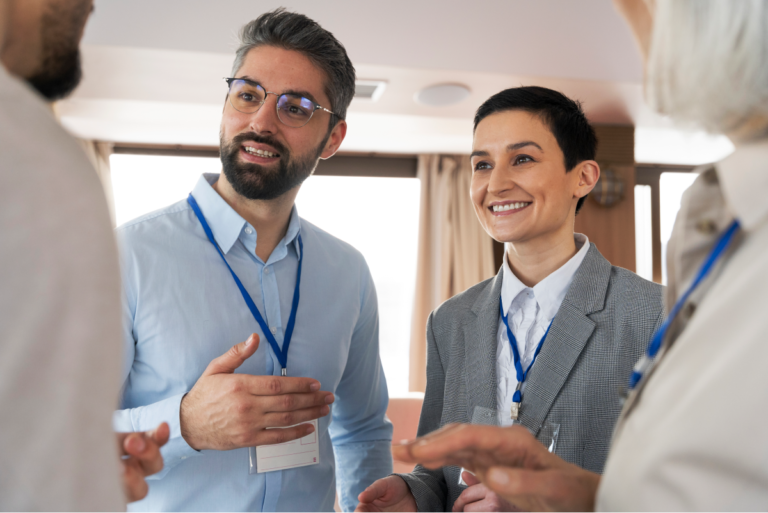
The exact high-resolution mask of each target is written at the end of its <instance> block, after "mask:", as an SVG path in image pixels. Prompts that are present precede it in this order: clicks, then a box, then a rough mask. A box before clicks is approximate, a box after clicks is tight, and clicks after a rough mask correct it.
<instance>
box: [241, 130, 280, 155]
mask: <svg viewBox="0 0 768 513" xmlns="http://www.w3.org/2000/svg"><path fill="white" fill-rule="evenodd" d="M246 141H253V142H255V143H261V144H268V145H269V146H272V147H273V148H274V149H275V150H277V152H278V153H279V154H280V156H287V155H288V154H289V153H290V152H289V151H288V148H286V147H285V146H284V145H283V144H281V143H280V142H278V141H276V140H275V139H273V138H271V137H265V136H263V135H259V134H257V133H256V132H243V133H242V134H237V135H236V136H235V137H233V138H232V143H231V144H232V145H235V146H240V145H241V144H243V143H244V142H246Z"/></svg>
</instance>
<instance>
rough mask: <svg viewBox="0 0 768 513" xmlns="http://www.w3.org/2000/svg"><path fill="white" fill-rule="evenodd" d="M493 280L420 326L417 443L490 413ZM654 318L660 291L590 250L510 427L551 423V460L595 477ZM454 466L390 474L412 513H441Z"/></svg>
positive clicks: (449, 502)
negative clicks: (423, 356) (554, 430)
mask: <svg viewBox="0 0 768 513" xmlns="http://www.w3.org/2000/svg"><path fill="white" fill-rule="evenodd" d="M502 277H503V273H502V272H501V271H499V273H498V274H497V275H496V277H494V278H491V279H489V280H486V281H484V282H482V283H478V284H477V285H475V286H474V287H472V288H470V289H468V290H466V291H464V292H462V293H461V294H459V295H457V296H455V297H453V298H451V299H449V300H448V301H446V302H445V303H443V304H442V305H440V307H439V308H437V309H436V310H435V311H434V312H432V314H431V315H430V317H429V321H428V322H427V390H426V394H425V396H424V406H423V407H422V410H421V418H420V420H419V431H418V434H419V436H423V435H425V434H427V433H429V432H431V431H434V430H436V429H438V428H440V427H441V426H443V425H445V424H449V423H452V422H461V423H469V422H470V421H471V419H472V413H473V411H474V409H475V406H482V407H485V408H492V409H495V408H496V386H497V379H496V344H497V338H496V337H497V329H498V325H499V297H500V296H501V282H502ZM663 315H664V308H663V304H662V287H661V286H660V285H657V284H655V283H652V282H649V281H646V280H644V279H643V278H640V277H639V276H637V275H636V274H634V273H632V272H630V271H627V270H626V269H622V268H620V267H613V266H611V264H610V263H609V262H608V261H607V260H606V259H605V258H603V256H602V255H601V254H600V252H599V251H598V250H597V247H596V246H595V245H594V244H591V246H590V248H589V250H588V251H587V255H586V256H585V257H584V260H583V262H582V263H581V266H580V267H579V269H578V270H577V271H576V274H575V275H574V278H573V281H572V282H571V286H570V288H569V290H568V292H567V294H566V296H565V299H564V300H563V303H562V305H561V306H560V309H559V310H558V311H557V314H556V315H555V319H554V321H553V323H552V327H551V328H550V331H549V335H548V336H547V340H546V341H545V342H544V346H543V347H542V349H541V353H539V356H538V358H537V359H536V363H535V365H534V366H533V368H532V369H531V371H530V374H529V375H528V378H527V380H526V386H525V393H524V394H523V402H522V405H521V408H520V417H519V420H520V422H521V423H522V424H523V425H525V426H526V427H527V428H528V429H530V430H532V431H533V432H534V433H535V434H536V435H538V434H539V430H540V428H541V426H542V425H543V424H544V423H545V422H550V423H558V424H560V433H559V438H558V441H557V447H556V450H555V453H556V454H557V455H558V456H560V457H561V458H563V459H564V460H566V461H569V462H571V463H574V464H576V465H580V466H581V467H583V468H585V469H587V470H591V471H593V472H602V470H603V465H604V464H605V459H606V457H607V455H608V448H609V446H610V442H611V434H612V432H613V428H614V425H615V423H616V419H617V418H618V416H619V412H620V411H621V404H620V394H621V392H622V390H624V389H625V388H626V386H627V384H628V382H629V376H630V374H631V372H632V367H633V366H634V364H635V362H636V361H637V360H638V359H639V358H640V356H641V355H642V354H643V352H644V351H645V348H646V347H647V345H648V342H649V341H650V338H651V335H652V334H653V332H654V331H655V329H656V328H657V327H658V326H659V325H660V324H661V322H662V319H663ZM459 471H460V469H459V468H458V467H443V468H442V469H438V470H427V469H425V468H423V467H421V466H417V467H416V468H415V469H414V471H413V472H412V473H410V474H399V475H400V477H402V478H403V479H404V480H405V481H406V483H408V486H409V488H410V489H411V492H412V493H413V496H414V497H415V499H416V503H417V505H418V508H419V511H450V510H451V508H452V507H453V503H454V502H455V501H456V499H457V498H458V496H459V495H460V494H461V492H462V491H463V490H464V489H465V487H464V486H460V485H459V484H458V481H459Z"/></svg>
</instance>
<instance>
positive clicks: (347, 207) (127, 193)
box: [110, 154, 420, 397]
mask: <svg viewBox="0 0 768 513" xmlns="http://www.w3.org/2000/svg"><path fill="white" fill-rule="evenodd" d="M110 165H111V175H112V188H113V195H114V206H115V220H116V223H117V225H118V226H119V225H121V224H123V223H125V222H126V221H129V220H131V219H134V218H136V217H138V216H140V215H143V214H145V213H148V212H151V211H153V210H156V209H159V208H162V207H165V206H167V205H170V204H171V203H174V202H176V201H179V200H181V199H184V198H186V197H187V195H188V194H189V193H190V191H192V189H193V188H194V186H195V183H196V182H197V180H198V178H199V177H200V175H201V174H202V173H218V172H219V171H220V170H221V162H220V161H219V159H217V158H202V157H175V156H157V155H129V154H115V155H112V156H111V158H110ZM419 188H420V182H419V181H418V180H416V179H414V178H382V177H360V176H313V177H311V178H310V179H309V180H307V181H306V182H305V183H304V185H303V186H302V188H301V191H300V192H299V195H298V198H297V200H296V205H297V208H298V210H299V214H300V215H301V216H302V217H303V218H304V219H306V220H307V221H309V222H311V223H312V224H314V225H316V226H318V227H320V228H322V229H323V230H325V231H327V232H329V233H330V234H332V235H334V236H336V237H338V238H340V239H342V240H344V241H346V242H348V243H350V244H351V245H352V246H354V247H355V248H356V249H357V250H359V251H360V252H361V253H362V254H363V255H364V256H365V259H366V261H367V262H368V266H369V267H370V269H371V275H372V276H373V281H374V284H375V286H376V291H377V294H378V299H379V316H380V323H379V333H380V337H379V343H380V354H381V360H382V364H383V366H384V372H385V374H386V376H387V384H388V386H389V393H390V396H392V397H397V396H405V395H407V394H408V371H409V368H408V367H409V366H408V355H409V346H410V327H411V311H412V308H413V294H414V288H415V282H416V255H417V237H418V219H419Z"/></svg>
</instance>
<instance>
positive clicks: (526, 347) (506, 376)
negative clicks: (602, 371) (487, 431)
mask: <svg viewBox="0 0 768 513" xmlns="http://www.w3.org/2000/svg"><path fill="white" fill-rule="evenodd" d="M574 240H575V241H576V248H578V250H577V252H576V254H575V255H574V256H573V257H572V258H571V259H570V260H568V261H567V262H566V263H565V264H563V266H562V267H560V268H559V269H558V270H556V271H555V272H553V273H552V274H550V275H549V276H547V277H546V278H544V279H543V280H541V281H540V282H539V283H538V284H536V285H535V286H534V287H527V286H525V285H524V284H523V283H522V282H521V281H520V280H519V279H518V278H517V276H515V274H514V273H513V272H512V269H511V268H510V267H509V262H508V261H507V254H506V252H505V253H504V267H503V269H504V271H503V272H504V277H503V281H502V285H501V304H502V307H503V308H504V312H505V313H506V314H507V319H508V321H509V328H510V329H511V330H512V334H513V335H514V336H515V338H516V339H517V349H518V351H519V353H520V355H522V356H521V358H522V364H523V370H525V369H527V368H528V366H529V365H530V364H531V360H533V355H534V353H535V352H536V347H537V346H538V345H539V342H540V341H541V337H543V336H544V334H545V333H546V332H547V328H548V327H549V324H550V323H551V322H552V319H554V318H555V314H557V311H558V310H559V309H560V305H561V304H562V302H563V299H564V298H565V295H566V293H567V292H568V288H569V287H570V286H571V282H572V281H573V276H574V275H575V274H576V270H577V269H578V268H579V266H580V265H581V262H582V261H583V260H584V257H585V256H586V255H587V251H588V250H589V239H588V238H587V236H586V235H583V234H580V233H576V234H574ZM496 338H497V341H498V344H497V349H496V377H497V379H498V384H497V392H496V409H497V410H498V413H499V421H500V423H501V425H502V426H509V425H511V424H512V418H511V416H510V413H509V412H510V409H511V407H512V396H513V395H514V393H515V388H516V387H517V374H516V373H515V365H514V359H513V356H512V349H511V347H510V345H509V338H508V337H507V328H506V326H505V325H504V321H503V320H502V319H501V316H499V328H498V331H497V336H496ZM544 343H545V344H546V343H547V342H546V341H544ZM522 391H523V403H525V383H524V384H523V388H522Z"/></svg>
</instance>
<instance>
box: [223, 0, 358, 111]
mask: <svg viewBox="0 0 768 513" xmlns="http://www.w3.org/2000/svg"><path fill="white" fill-rule="evenodd" d="M260 46H274V47H277V48H283V49H286V50H294V51H297V52H300V53H302V54H303V55H305V56H306V57H307V58H308V59H309V60H310V61H312V62H313V63H314V64H315V65H316V66H317V67H318V68H320V69H321V70H323V71H324V72H325V74H326V76H327V80H326V83H325V84H324V89H325V94H326V95H327V96H328V98H329V99H330V100H331V105H329V106H327V105H323V107H327V108H328V109H329V110H332V111H333V112H334V114H336V116H337V117H338V118H340V119H345V118H346V116H347V107H349V104H350V102H351V101H352V97H353V96H354V95H355V67H354V66H353V65H352V61H350V60H349V57H348V56H347V51H346V50H345V49H344V45H342V44H341V43H340V42H339V41H338V40H337V39H336V38H335V37H334V36H333V34H331V33H330V32H328V31H327V30H325V29H324V28H323V27H321V26H320V25H319V24H318V23H317V22H316V21H313V20H311V19H309V18H308V17H306V16H304V15H303V14H298V13H294V12H288V11H286V10H285V9H284V8H280V9H276V10H274V11H271V12H266V13H264V14H262V15H261V16H259V17H258V18H256V19H255V20H253V21H251V22H250V23H248V24H246V25H245V26H244V27H243V28H242V29H241V30H240V46H239V48H238V49H237V52H236V53H235V62H234V64H233V66H232V76H233V77H234V76H236V73H237V72H238V71H239V70H240V68H241V67H242V66H243V62H244V61H245V56H246V55H247V54H248V52H249V51H250V50H252V49H254V48H258V47H260ZM335 123H336V119H335V118H334V116H331V126H333V125H334V124H335Z"/></svg>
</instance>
